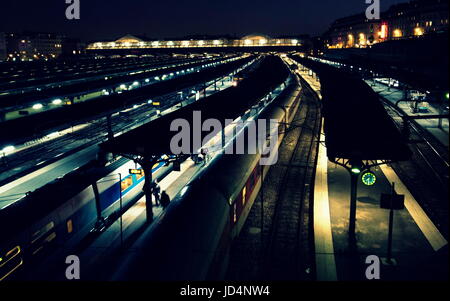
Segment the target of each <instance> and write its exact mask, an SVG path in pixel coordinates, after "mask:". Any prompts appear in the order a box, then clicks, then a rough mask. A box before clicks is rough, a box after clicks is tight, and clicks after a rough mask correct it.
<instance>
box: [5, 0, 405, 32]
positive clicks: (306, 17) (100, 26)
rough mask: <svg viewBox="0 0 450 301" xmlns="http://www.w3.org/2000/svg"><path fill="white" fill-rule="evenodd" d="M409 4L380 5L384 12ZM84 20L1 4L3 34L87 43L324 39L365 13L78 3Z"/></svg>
mask: <svg viewBox="0 0 450 301" xmlns="http://www.w3.org/2000/svg"><path fill="white" fill-rule="evenodd" d="M401 2H407V0H381V9H382V10H385V9H387V8H388V7H389V6H390V5H392V4H395V3H401ZM80 3H81V19H80V20H73V21H70V20H67V19H66V18H65V9H66V6H67V5H66V4H65V0H15V1H10V0H2V1H1V4H0V32H1V31H5V32H18V31H19V32H20V31H24V30H29V31H43V32H60V33H65V34H67V35H68V36H69V37H78V38H81V39H83V40H85V41H90V40H108V39H115V38H118V37H120V36H122V35H124V34H127V33H131V34H138V35H139V34H145V35H147V36H148V37H150V38H174V37H183V36H186V35H196V34H208V35H225V34H230V35H238V36H242V35H245V34H250V33H262V34H267V35H269V36H278V35H296V34H303V33H306V34H310V35H318V34H322V33H323V32H324V31H325V30H326V29H327V28H328V26H329V24H330V23H331V22H332V21H333V20H335V19H337V18H340V17H344V16H348V15H352V14H356V13H362V12H364V11H365V9H366V7H367V5H366V4H365V0H258V1H257V0H227V1H213V0H163V1H151V0H80Z"/></svg>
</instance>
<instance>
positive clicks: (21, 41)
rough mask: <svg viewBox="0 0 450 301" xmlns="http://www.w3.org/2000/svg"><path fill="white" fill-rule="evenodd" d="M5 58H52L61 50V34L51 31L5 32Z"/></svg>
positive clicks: (17, 59)
mask: <svg viewBox="0 0 450 301" xmlns="http://www.w3.org/2000/svg"><path fill="white" fill-rule="evenodd" d="M5 39H6V45H7V47H6V48H7V55H8V57H7V60H10V61H29V60H38V59H52V58H56V57H58V56H59V55H60V54H61V52H62V41H63V36H61V35H58V34H52V33H21V34H16V33H8V34H6V37H5Z"/></svg>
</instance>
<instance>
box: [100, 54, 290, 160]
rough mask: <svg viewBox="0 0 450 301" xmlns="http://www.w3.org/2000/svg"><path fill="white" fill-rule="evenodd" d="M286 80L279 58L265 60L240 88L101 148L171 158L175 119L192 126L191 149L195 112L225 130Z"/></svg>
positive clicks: (207, 98) (199, 102)
mask: <svg viewBox="0 0 450 301" xmlns="http://www.w3.org/2000/svg"><path fill="white" fill-rule="evenodd" d="M287 77H288V70H287V68H286V67H285V65H284V64H283V63H282V61H281V59H280V58H278V57H275V56H269V57H266V58H265V59H263V61H262V62H261V65H260V66H259V68H257V69H256V70H255V71H252V72H251V73H250V74H249V75H248V77H247V78H245V76H244V80H242V81H241V82H239V84H238V86H236V87H231V88H228V89H225V90H223V91H221V92H218V93H216V94H214V95H211V96H209V97H206V98H203V99H200V100H198V101H196V102H194V103H193V104H191V105H188V106H186V107H184V108H181V109H178V110H177V111H174V112H172V113H169V114H167V115H164V116H162V117H160V118H158V119H156V120H154V121H152V122H149V123H147V124H145V125H143V126H141V127H138V128H136V129H134V130H132V131H129V132H127V133H125V134H122V135H120V136H118V137H115V138H113V139H111V140H109V141H107V142H104V143H102V144H101V145H100V147H101V149H102V150H103V151H105V152H109V153H115V154H120V155H124V154H128V155H129V156H139V157H151V156H153V157H155V156H162V155H170V154H172V152H171V148H170V142H171V140H172V138H173V137H174V135H176V134H177V132H176V131H171V130H170V127H171V124H172V122H173V121H174V120H176V119H184V120H186V121H187V123H188V124H189V125H190V126H191V129H190V131H191V135H190V136H191V139H190V145H191V148H192V146H193V141H192V139H193V135H192V130H193V129H192V127H194V126H195V123H194V115H193V112H194V111H196V112H200V114H201V121H205V120H207V119H210V118H213V119H217V120H219V121H220V122H221V123H222V126H223V123H224V121H225V119H232V120H234V119H236V118H238V117H239V116H242V115H244V113H245V112H246V111H248V110H249V109H250V108H251V107H252V106H254V105H255V104H256V103H257V102H258V101H259V100H260V99H261V98H262V97H264V95H266V94H268V93H269V92H270V91H272V90H273V89H274V88H275V87H276V86H278V85H280V84H281V83H282V82H284V81H285V80H286V79H287ZM197 114H198V113H197ZM195 121H196V122H197V121H198V119H197V118H196V120H195ZM197 130H198V128H197ZM208 134H209V132H203V131H201V135H200V136H201V139H202V140H203V138H204V137H205V136H206V135H208ZM191 150H192V149H191ZM192 151H193V150H192Z"/></svg>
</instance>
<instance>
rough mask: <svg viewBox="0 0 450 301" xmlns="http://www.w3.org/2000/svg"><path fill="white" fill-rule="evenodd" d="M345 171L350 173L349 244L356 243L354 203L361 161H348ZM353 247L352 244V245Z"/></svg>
mask: <svg viewBox="0 0 450 301" xmlns="http://www.w3.org/2000/svg"><path fill="white" fill-rule="evenodd" d="M349 163H350V166H349V168H347V170H348V171H349V172H350V218H349V225H348V235H349V239H350V242H351V243H354V242H356V236H355V231H356V201H357V192H358V178H359V175H360V174H361V172H362V171H363V164H362V161H359V160H350V162H349ZM352 245H353V244H352Z"/></svg>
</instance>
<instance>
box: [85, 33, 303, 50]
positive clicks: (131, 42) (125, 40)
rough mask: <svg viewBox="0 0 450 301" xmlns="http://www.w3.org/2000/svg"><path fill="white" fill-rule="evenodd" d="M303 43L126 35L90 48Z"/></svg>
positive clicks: (298, 41) (261, 38)
mask: <svg viewBox="0 0 450 301" xmlns="http://www.w3.org/2000/svg"><path fill="white" fill-rule="evenodd" d="M302 45H303V40H302V39H301V38H295V37H293V38H270V37H268V36H265V35H248V36H245V37H243V38H241V39H229V38H217V39H208V38H206V39H178V40H145V39H143V38H139V37H136V36H132V35H126V36H124V37H122V38H120V39H118V40H116V41H107V42H95V43H91V44H89V45H88V47H87V49H88V50H99V49H105V50H107V49H143V48H144V49H145V48H148V49H164V48H224V47H267V46H272V47H274V46H280V47H298V46H302Z"/></svg>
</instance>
